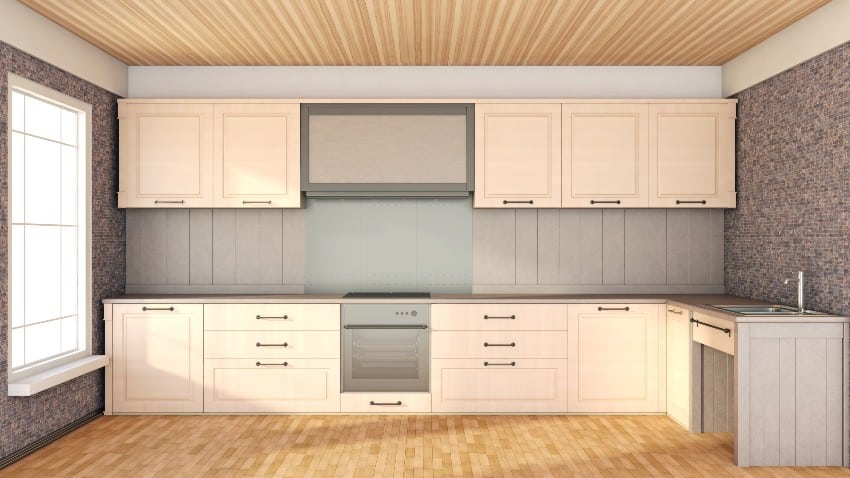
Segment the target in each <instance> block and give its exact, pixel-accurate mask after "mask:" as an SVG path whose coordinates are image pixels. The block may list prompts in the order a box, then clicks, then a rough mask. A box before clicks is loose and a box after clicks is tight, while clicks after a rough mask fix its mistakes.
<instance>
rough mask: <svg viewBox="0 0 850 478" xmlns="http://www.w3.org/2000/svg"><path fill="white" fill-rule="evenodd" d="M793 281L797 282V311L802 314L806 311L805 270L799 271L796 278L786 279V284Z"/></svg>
mask: <svg viewBox="0 0 850 478" xmlns="http://www.w3.org/2000/svg"><path fill="white" fill-rule="evenodd" d="M792 282H796V283H797V311H798V312H799V313H801V314H802V313H803V312H805V309H804V308H803V271H798V272H797V278H796V279H785V284H786V285H788V284H790V283H792Z"/></svg>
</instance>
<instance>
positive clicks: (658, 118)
mask: <svg viewBox="0 0 850 478" xmlns="http://www.w3.org/2000/svg"><path fill="white" fill-rule="evenodd" d="M649 111H650V126H649V138H650V143H649V151H650V162H649V164H650V180H649V202H650V206H658V207H735V199H736V198H735V105H734V104H731V103H724V104H658V105H651V106H650V110H649ZM703 201H705V202H704V203H703Z"/></svg>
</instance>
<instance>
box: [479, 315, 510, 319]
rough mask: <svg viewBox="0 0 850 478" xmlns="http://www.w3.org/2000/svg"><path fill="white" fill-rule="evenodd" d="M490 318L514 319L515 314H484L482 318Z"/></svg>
mask: <svg viewBox="0 0 850 478" xmlns="http://www.w3.org/2000/svg"><path fill="white" fill-rule="evenodd" d="M490 319H506V320H516V316H515V315H501V316H500V315H485V316H484V320H490Z"/></svg>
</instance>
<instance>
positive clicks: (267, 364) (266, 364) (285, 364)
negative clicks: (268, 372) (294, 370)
mask: <svg viewBox="0 0 850 478" xmlns="http://www.w3.org/2000/svg"><path fill="white" fill-rule="evenodd" d="M274 365H283V366H284V367H286V366H287V365H289V362H283V363H263V362H257V367H271V366H274Z"/></svg>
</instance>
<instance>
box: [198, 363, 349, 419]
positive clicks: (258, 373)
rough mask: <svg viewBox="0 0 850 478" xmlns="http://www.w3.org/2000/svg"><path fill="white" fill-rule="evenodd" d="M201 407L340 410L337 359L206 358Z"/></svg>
mask: <svg viewBox="0 0 850 478" xmlns="http://www.w3.org/2000/svg"><path fill="white" fill-rule="evenodd" d="M257 362H260V363H261V364H263V365H259V366H258V365H257ZM283 363H286V365H283ZM265 364H278V365H265ZM204 412H208V413H209V412H212V413H239V412H244V413H293V412H304V413H308V412H309V413H336V412H339V360H338V359H291V360H286V361H283V360H281V359H279V358H274V359H272V358H264V359H206V360H204Z"/></svg>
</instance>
